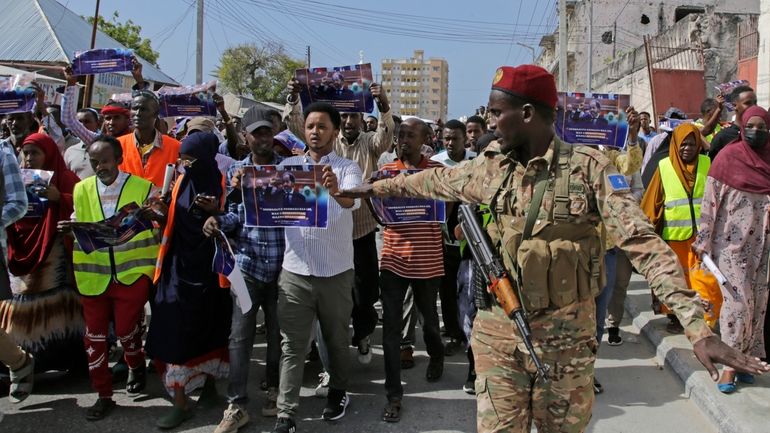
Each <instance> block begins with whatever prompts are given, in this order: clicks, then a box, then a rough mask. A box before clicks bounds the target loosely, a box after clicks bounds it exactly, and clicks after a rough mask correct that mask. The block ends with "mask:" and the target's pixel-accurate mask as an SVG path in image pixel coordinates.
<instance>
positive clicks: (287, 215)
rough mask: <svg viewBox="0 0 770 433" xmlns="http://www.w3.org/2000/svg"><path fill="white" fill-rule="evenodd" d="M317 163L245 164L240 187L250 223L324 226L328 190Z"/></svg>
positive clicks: (278, 225) (268, 225) (266, 225)
mask: <svg viewBox="0 0 770 433" xmlns="http://www.w3.org/2000/svg"><path fill="white" fill-rule="evenodd" d="M321 170H322V166H320V165H287V166H275V165H255V166H247V167H244V174H243V179H242V180H241V189H242V191H243V206H244V208H245V211H246V224H245V225H246V226H250V227H316V228H326V222H327V211H328V206H329V198H330V197H329V192H328V191H327V190H326V188H324V187H322V186H321V177H322V171H321Z"/></svg>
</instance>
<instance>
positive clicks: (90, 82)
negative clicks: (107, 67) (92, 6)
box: [82, 0, 99, 108]
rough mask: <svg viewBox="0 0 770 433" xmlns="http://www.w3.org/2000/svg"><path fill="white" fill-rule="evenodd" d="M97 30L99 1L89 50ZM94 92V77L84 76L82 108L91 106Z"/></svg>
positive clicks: (94, 42)
mask: <svg viewBox="0 0 770 433" xmlns="http://www.w3.org/2000/svg"><path fill="white" fill-rule="evenodd" d="M98 28H99V0H96V12H94V25H93V26H92V27H91V49H92V50H93V49H94V48H96V30H97V29H98ZM93 92H94V75H93V74H90V75H86V89H85V91H84V92H83V107H82V108H87V107H90V106H91V95H92V94H93Z"/></svg>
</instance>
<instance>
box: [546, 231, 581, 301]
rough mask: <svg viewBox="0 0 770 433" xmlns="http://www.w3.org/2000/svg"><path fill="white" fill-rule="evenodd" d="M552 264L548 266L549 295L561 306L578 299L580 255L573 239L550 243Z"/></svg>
mask: <svg viewBox="0 0 770 433" xmlns="http://www.w3.org/2000/svg"><path fill="white" fill-rule="evenodd" d="M548 248H549V249H550V251H551V265H550V267H549V268H548V296H549V298H550V300H551V303H552V304H554V305H555V306H556V307H558V308H561V307H565V306H567V305H569V304H572V303H574V302H575V301H576V300H577V294H578V288H577V273H578V257H577V256H578V255H577V251H576V250H575V244H574V243H572V241H567V240H556V241H552V242H550V243H549V244H548Z"/></svg>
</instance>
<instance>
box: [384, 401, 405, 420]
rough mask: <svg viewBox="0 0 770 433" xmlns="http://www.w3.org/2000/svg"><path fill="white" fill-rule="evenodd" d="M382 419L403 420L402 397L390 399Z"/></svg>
mask: <svg viewBox="0 0 770 433" xmlns="http://www.w3.org/2000/svg"><path fill="white" fill-rule="evenodd" d="M382 420H383V421H385V422H399V421H401V399H393V400H390V401H388V404H387V405H385V409H383V410H382Z"/></svg>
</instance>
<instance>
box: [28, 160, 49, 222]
mask: <svg viewBox="0 0 770 433" xmlns="http://www.w3.org/2000/svg"><path fill="white" fill-rule="evenodd" d="M20 171H21V182H22V183H23V184H24V189H25V190H26V191H27V213H25V214H24V218H40V217H42V216H43V215H45V211H46V210H47V209H48V199H47V198H45V197H42V196H40V193H41V192H43V191H45V189H46V188H48V184H50V183H51V178H52V177H53V172H52V171H47V170H35V169H31V168H22V169H21V170H20Z"/></svg>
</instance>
